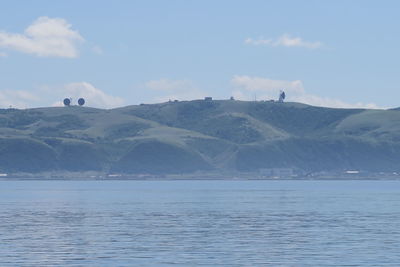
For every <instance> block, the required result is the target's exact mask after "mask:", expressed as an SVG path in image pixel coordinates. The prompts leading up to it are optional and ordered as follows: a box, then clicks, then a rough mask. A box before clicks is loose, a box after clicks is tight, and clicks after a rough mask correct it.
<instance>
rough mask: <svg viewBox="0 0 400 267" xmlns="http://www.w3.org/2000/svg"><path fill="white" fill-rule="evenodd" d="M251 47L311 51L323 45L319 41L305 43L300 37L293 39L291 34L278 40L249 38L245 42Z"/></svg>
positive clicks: (284, 35)
mask: <svg viewBox="0 0 400 267" xmlns="http://www.w3.org/2000/svg"><path fill="white" fill-rule="evenodd" d="M244 42H245V43H246V44H249V45H269V46H284V47H304V48H309V49H316V48H320V47H321V46H322V43H321V42H319V41H316V42H308V41H304V40H303V39H302V38H300V37H291V36H290V35H289V34H283V35H281V36H279V37H278V38H277V39H264V38H262V37H260V38H258V39H253V38H247V39H246V40H245V41H244Z"/></svg>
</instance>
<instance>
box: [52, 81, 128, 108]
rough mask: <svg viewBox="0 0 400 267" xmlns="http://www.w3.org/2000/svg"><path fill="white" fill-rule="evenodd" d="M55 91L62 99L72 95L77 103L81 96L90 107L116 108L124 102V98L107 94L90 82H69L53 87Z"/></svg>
mask: <svg viewBox="0 0 400 267" xmlns="http://www.w3.org/2000/svg"><path fill="white" fill-rule="evenodd" d="M50 90H51V89H50ZM53 91H54V92H55V93H56V95H57V96H58V98H59V99H61V100H62V99H63V98H65V97H71V98H72V100H73V104H74V103H75V104H76V102H77V101H78V99H79V98H81V97H82V98H84V99H85V100H86V103H87V105H88V106H90V107H98V108H116V107H120V106H122V105H123V104H124V100H123V99H122V98H120V97H117V96H112V95H109V94H106V93H105V92H103V91H102V90H100V89H98V88H96V87H94V86H93V85H92V84H90V83H88V82H76V83H69V84H66V85H64V86H62V87H61V88H57V89H53ZM54 105H55V106H62V105H63V104H62V102H61V101H57V102H56V103H55V104H54Z"/></svg>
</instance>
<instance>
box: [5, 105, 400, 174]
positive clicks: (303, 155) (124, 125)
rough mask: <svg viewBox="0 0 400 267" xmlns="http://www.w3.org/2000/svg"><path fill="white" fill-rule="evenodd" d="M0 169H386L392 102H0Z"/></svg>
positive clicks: (393, 137)
mask: <svg viewBox="0 0 400 267" xmlns="http://www.w3.org/2000/svg"><path fill="white" fill-rule="evenodd" d="M1 173H2V174H6V175H7V176H6V177H2V176H0V179H10V177H15V178H16V179H19V178H20V177H23V176H24V175H25V174H26V175H25V176H27V178H29V177H40V176H42V177H43V179H52V178H51V177H53V178H54V179H59V177H63V176H64V178H65V179H75V178H74V177H70V174H74V175H75V176H77V177H76V178H78V177H85V179H89V178H93V179H95V177H98V179H117V177H119V178H118V179H164V178H166V179H175V177H177V179H181V177H182V176H183V177H193V178H194V179H202V178H203V177H212V179H236V178H237V179H253V178H254V179H261V178H262V179H288V178H290V179H296V177H297V178H298V179H316V177H319V178H318V179H328V178H337V179H342V178H343V179H345V178H346V177H349V178H351V179H353V178H355V179H358V178H360V177H362V178H363V179H372V178H373V179H380V177H395V178H396V177H397V176H398V173H400V110H398V109H391V110H369V109H334V108H324V107H315V106H309V105H305V104H300V103H291V102H289V103H279V102H271V101H236V100H233V99H231V100H212V99H211V98H207V99H204V100H193V101H171V102H166V103H159V104H143V105H135V106H127V107H121V108H117V109H109V110H105V109H95V108H90V107H81V106H67V107H52V108H35V109H26V110H18V109H1V110H0V174H1ZM65 173H67V174H68V175H63V174H65ZM88 173H95V174H96V175H94V177H91V176H93V175H86V174H88ZM21 174H22V175H21ZM98 174H101V175H98ZM110 175H111V176H110ZM112 175H114V176H112ZM18 177H19V178H18ZM96 179H97V178H96ZM207 179H208V178H207ZM385 179H386V178H385ZM391 179H392V178H391ZM396 179H397V178H396Z"/></svg>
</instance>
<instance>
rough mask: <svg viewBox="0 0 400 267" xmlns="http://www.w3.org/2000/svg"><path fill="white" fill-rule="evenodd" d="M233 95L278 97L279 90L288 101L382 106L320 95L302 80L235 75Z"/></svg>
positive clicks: (238, 96)
mask: <svg viewBox="0 0 400 267" xmlns="http://www.w3.org/2000/svg"><path fill="white" fill-rule="evenodd" d="M231 83H232V85H233V91H232V95H233V96H234V97H235V99H238V100H253V99H254V96H255V95H257V99H259V100H270V99H275V100H277V99H278V96H279V91H280V90H284V91H285V92H286V97H287V101H293V102H300V103H304V104H309V105H313V106H323V107H332V108H382V107H378V106H377V105H376V104H374V103H360V102H359V103H347V102H344V101H342V100H339V99H334V98H327V97H320V96H317V95H313V94H309V93H307V92H306V91H305V89H304V86H303V83H302V81H300V80H295V81H284V80H272V79H267V78H262V77H250V76H245V75H243V76H239V75H237V76H234V77H233V78H232V80H231Z"/></svg>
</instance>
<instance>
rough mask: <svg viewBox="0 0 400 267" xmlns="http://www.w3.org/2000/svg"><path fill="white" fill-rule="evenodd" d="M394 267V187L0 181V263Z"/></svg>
mask: <svg viewBox="0 0 400 267" xmlns="http://www.w3.org/2000/svg"><path fill="white" fill-rule="evenodd" d="M171 265H177V266H400V181H383V180H377V181H365V180H350V181H334V180H329V181H315V180H312V181H311V180H310V181H307V180H302V181H292V180H276V181H273V180H263V181H260V180H237V181H236V180H214V181H211V180H193V181H191V180H179V181H178V180H177V181H1V182H0V266H2V267H3V266H171Z"/></svg>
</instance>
